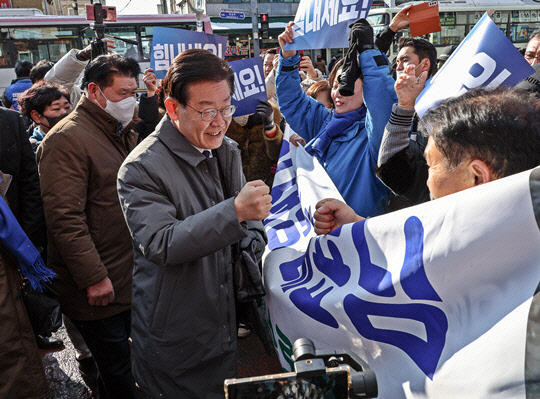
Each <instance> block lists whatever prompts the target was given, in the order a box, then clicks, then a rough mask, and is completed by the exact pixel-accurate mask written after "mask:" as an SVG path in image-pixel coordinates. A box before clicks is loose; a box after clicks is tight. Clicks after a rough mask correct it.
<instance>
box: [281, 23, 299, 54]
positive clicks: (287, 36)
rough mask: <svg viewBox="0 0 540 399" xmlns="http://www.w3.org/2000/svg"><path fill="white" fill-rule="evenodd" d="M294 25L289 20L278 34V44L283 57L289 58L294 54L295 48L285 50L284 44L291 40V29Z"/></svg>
mask: <svg viewBox="0 0 540 399" xmlns="http://www.w3.org/2000/svg"><path fill="white" fill-rule="evenodd" d="M293 25H294V22H293V21H290V22H289V24H288V25H287V26H286V27H285V30H284V31H283V33H282V34H281V35H279V36H278V40H279V46H280V47H281V56H282V57H283V58H289V57H293V56H295V55H296V50H285V44H287V43H289V44H290V43H292V42H293V36H294V34H293V30H292V27H293Z"/></svg>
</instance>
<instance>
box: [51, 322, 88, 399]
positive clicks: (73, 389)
mask: <svg viewBox="0 0 540 399" xmlns="http://www.w3.org/2000/svg"><path fill="white" fill-rule="evenodd" d="M53 335H54V336H55V337H58V338H60V339H62V340H63V341H64V345H65V347H64V349H62V350H59V351H55V352H48V353H45V354H44V355H43V356H42V359H43V367H44V368H45V375H46V376H47V380H48V382H49V389H50V391H49V394H48V395H47V396H45V399H88V398H90V390H89V389H88V387H87V386H86V385H85V383H84V381H83V379H82V377H81V375H80V374H79V368H78V362H77V359H75V349H74V348H73V344H72V343H71V341H70V340H69V338H68V336H67V333H66V329H65V327H64V326H62V327H61V328H60V329H59V330H58V332H56V333H54V334H53Z"/></svg>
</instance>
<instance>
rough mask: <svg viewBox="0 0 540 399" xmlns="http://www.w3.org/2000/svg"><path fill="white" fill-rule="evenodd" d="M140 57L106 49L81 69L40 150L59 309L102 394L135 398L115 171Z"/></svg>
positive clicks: (128, 252) (124, 146) (126, 241)
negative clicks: (69, 103) (77, 335)
mask: <svg viewBox="0 0 540 399" xmlns="http://www.w3.org/2000/svg"><path fill="white" fill-rule="evenodd" d="M139 73H140V67H139V64H138V62H137V61H135V60H133V59H130V58H125V57H123V56H121V55H102V56H99V57H97V58H96V59H94V60H93V61H91V62H90V64H89V65H88V67H87V68H86V70H85V73H84V79H83V82H84V94H83V96H82V97H81V100H80V101H79V103H78V104H77V107H76V108H75V109H74V110H73V111H72V112H71V113H70V114H69V115H68V116H67V117H65V118H64V119H62V120H61V121H60V122H58V123H57V124H56V125H55V126H54V128H53V129H52V130H51V131H49V132H48V133H47V135H46V136H45V139H44V140H43V142H42V143H41V145H40V146H39V147H38V149H37V160H38V167H39V174H40V183H41V193H42V197H43V203H44V208H45V218H46V221H47V229H48V237H49V251H48V265H49V266H50V267H52V269H53V270H54V271H55V272H56V273H57V275H58V277H57V278H56V279H55V281H54V283H53V288H54V290H55V291H56V292H57V293H58V295H59V300H60V304H61V306H62V312H63V313H64V314H66V315H67V316H68V317H69V318H70V319H71V320H72V321H73V324H75V326H76V327H77V328H78V330H79V331H80V332H81V335H82V336H83V338H84V340H85V342H86V344H87V345H88V348H89V349H90V351H91V352H92V355H93V357H94V359H95V361H96V363H97V366H98V370H99V374H100V376H99V380H98V384H99V395H100V398H132V397H134V395H135V382H134V380H133V376H132V374H131V365H130V347H129V342H128V338H129V336H130V330H131V328H130V327H131V312H130V306H131V273H132V269H133V250H132V241H131V237H130V235H129V231H128V229H127V226H126V223H125V220H124V217H123V215H122V210H121V208H120V203H119V201H118V195H117V192H116V175H117V173H118V169H119V168H120V165H121V164H122V162H123V161H124V159H125V158H126V156H127V155H128V154H129V153H130V151H131V150H132V149H133V148H135V146H136V144H137V138H138V137H137V134H136V133H135V132H133V130H132V127H133V126H134V122H133V120H132V119H133V115H134V111H135V106H136V98H135V96H136V91H137V76H138V75H139Z"/></svg>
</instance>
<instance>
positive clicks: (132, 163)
mask: <svg viewBox="0 0 540 399" xmlns="http://www.w3.org/2000/svg"><path fill="white" fill-rule="evenodd" d="M163 88H164V92H165V96H166V99H165V107H166V110H167V115H166V116H165V117H164V118H163V119H162V120H161V122H160V124H159V125H158V126H157V128H156V131H155V132H154V133H152V134H151V135H150V136H148V138H146V140H144V141H143V142H142V143H141V144H140V145H139V146H138V147H137V148H136V149H135V151H133V152H132V153H131V154H130V155H129V156H128V158H127V159H126V161H125V162H124V164H123V165H122V167H121V168H120V171H119V173H118V194H119V197H120V202H121V204H122V209H123V211H124V215H125V217H126V221H127V224H128V226H129V229H130V231H131V235H132V236H133V249H134V252H135V266H134V271H133V325H132V326H133V373H134V375H135V380H136V381H137V384H138V386H139V387H140V389H141V391H142V393H143V394H144V395H146V396H147V397H150V398H156V399H157V398H193V399H195V398H205V399H214V398H216V399H217V398H223V381H224V380H225V379H226V378H231V377H234V376H235V375H236V370H237V368H236V367H237V366H236V347H237V329H236V304H235V291H234V288H233V266H232V265H233V249H232V247H233V246H234V247H236V248H237V249H238V250H239V252H241V254H242V255H241V258H242V259H244V261H245V260H246V259H248V258H249V259H250V262H252V263H251V264H252V265H253V266H254V267H255V269H256V270H257V271H258V268H257V266H256V265H257V263H258V261H259V260H260V258H261V256H262V252H263V251H264V247H265V244H266V235H265V234H264V228H263V226H262V223H261V222H260V221H261V220H262V219H264V218H265V217H266V216H268V214H269V211H270V207H271V206H272V204H271V200H272V198H271V197H270V195H269V191H270V189H269V187H268V186H267V185H266V184H264V182H262V181H261V180H256V181H251V182H248V183H246V181H245V178H244V174H243V173H242V161H241V159H240V151H239V150H238V146H237V144H236V143H235V142H234V141H232V140H230V139H228V138H227V137H225V133H226V131H227V128H228V127H229V124H230V122H231V119H232V115H233V113H234V111H235V106H234V105H231V96H232V94H233V92H234V74H233V71H232V70H231V68H230V67H229V66H228V64H227V63H226V62H225V61H224V60H223V59H221V58H219V57H217V56H215V55H213V54H212V53H211V52H209V51H206V50H198V49H192V50H187V51H184V52H183V53H182V54H180V55H179V56H178V57H176V58H175V60H174V61H173V63H172V65H171V67H170V69H169V70H168V71H167V75H166V76H165V80H164V81H163ZM234 252H236V251H234ZM235 270H236V269H235ZM146 396H145V397H146Z"/></svg>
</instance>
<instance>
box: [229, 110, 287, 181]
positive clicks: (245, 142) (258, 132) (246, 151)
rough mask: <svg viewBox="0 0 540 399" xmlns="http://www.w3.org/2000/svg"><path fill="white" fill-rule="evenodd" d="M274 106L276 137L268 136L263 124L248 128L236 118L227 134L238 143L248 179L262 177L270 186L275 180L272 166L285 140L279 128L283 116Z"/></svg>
mask: <svg viewBox="0 0 540 399" xmlns="http://www.w3.org/2000/svg"><path fill="white" fill-rule="evenodd" d="M272 108H273V109H274V123H275V124H276V127H277V131H276V135H275V137H273V138H268V136H267V135H266V134H265V133H264V129H263V126H262V125H258V126H253V127H252V128H251V129H248V128H247V127H246V126H240V125H239V124H238V123H236V122H235V121H234V119H233V120H232V121H231V124H230V125H229V129H228V130H227V134H226V136H227V137H229V138H231V139H233V140H234V141H236V142H237V143H238V148H239V149H240V152H241V156H242V169H243V170H244V175H245V176H246V179H247V181H253V180H258V179H260V180H262V181H264V182H265V183H266V184H267V185H268V186H270V187H272V183H273V181H274V172H273V171H272V166H274V165H275V164H276V162H277V161H278V159H279V152H280V150H281V142H282V141H283V132H282V131H281V129H280V128H279V123H280V122H281V119H282V118H283V117H282V116H281V113H280V112H279V109H278V108H277V107H275V106H272Z"/></svg>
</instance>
